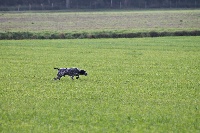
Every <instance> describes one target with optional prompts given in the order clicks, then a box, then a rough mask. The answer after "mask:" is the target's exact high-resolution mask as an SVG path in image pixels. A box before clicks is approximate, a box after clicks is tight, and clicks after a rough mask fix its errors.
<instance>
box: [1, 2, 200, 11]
mask: <svg viewBox="0 0 200 133" xmlns="http://www.w3.org/2000/svg"><path fill="white" fill-rule="evenodd" d="M11 7H12V8H13V9H15V10H16V9H17V10H20V9H21V10H51V9H52V10H59V9H99V8H115V9H120V8H199V7H200V0H0V9H1V10H3V9H5V10H7V9H11Z"/></svg>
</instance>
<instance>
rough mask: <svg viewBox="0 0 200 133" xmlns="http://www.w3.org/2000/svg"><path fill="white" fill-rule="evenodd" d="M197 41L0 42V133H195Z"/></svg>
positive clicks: (198, 117)
mask: <svg viewBox="0 0 200 133" xmlns="http://www.w3.org/2000/svg"><path fill="white" fill-rule="evenodd" d="M199 42H200V37H162V38H137V39H88V40H87V39H79V40H18V41H16V40H1V41H0V58H1V62H0V66H1V67H0V80H1V82H0V132H36V133H38V132H56V133H57V132H180V133H181V132H191V133H195V132H196V133H197V132H200V110H199V105H200V100H199V97H200V90H199V89H200V43H199ZM54 67H79V68H81V69H85V70H87V72H88V76H81V77H80V79H78V80H71V79H70V77H64V78H61V80H60V81H54V80H53V78H54V77H55V76H56V73H57V71H56V70H54V69H53V68H54Z"/></svg>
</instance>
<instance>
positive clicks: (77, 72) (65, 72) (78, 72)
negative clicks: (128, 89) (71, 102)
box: [54, 68, 87, 80]
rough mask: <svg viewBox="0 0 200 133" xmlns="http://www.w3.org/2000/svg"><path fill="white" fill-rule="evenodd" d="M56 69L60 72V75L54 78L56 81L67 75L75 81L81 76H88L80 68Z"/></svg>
mask: <svg viewBox="0 0 200 133" xmlns="http://www.w3.org/2000/svg"><path fill="white" fill-rule="evenodd" d="M54 69H57V70H58V74H57V77H56V78H54V80H57V79H59V80H60V78H61V77H62V76H64V77H65V75H68V76H70V77H71V78H72V79H74V76H76V79H78V78H79V75H85V76H87V72H86V71H85V70H80V69H78V68H54Z"/></svg>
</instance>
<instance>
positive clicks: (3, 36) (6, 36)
mask: <svg viewBox="0 0 200 133" xmlns="http://www.w3.org/2000/svg"><path fill="white" fill-rule="evenodd" d="M164 36H200V30H194V31H174V32H170V31H163V32H157V31H149V32H135V33H133V32H125V33H124V32H112V31H101V32H92V33H91V32H90V33H89V32H77V33H52V32H44V33H32V32H4V33H1V32H0V40H21V39H84V38H87V39H99V38H142V37H164Z"/></svg>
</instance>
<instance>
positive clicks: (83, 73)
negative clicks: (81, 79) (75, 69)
mask: <svg viewBox="0 0 200 133" xmlns="http://www.w3.org/2000/svg"><path fill="white" fill-rule="evenodd" d="M79 73H80V75H85V76H87V72H86V71H85V70H80V72H79Z"/></svg>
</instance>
